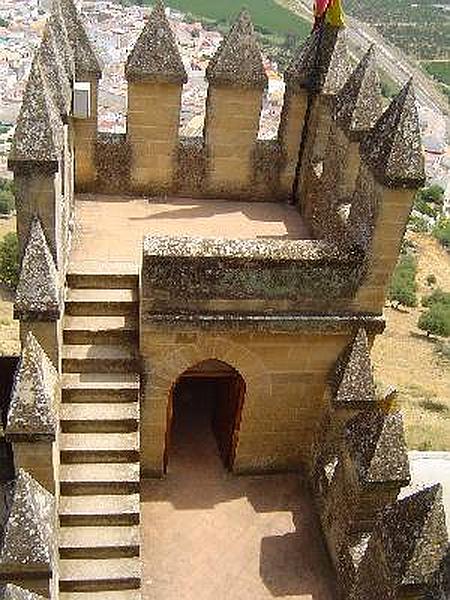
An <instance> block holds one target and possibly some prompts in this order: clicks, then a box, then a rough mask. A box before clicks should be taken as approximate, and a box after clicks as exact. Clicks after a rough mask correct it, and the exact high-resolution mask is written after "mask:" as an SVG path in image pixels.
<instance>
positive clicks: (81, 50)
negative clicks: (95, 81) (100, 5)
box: [54, 0, 102, 77]
mask: <svg viewBox="0 0 450 600" xmlns="http://www.w3.org/2000/svg"><path fill="white" fill-rule="evenodd" d="M55 3H59V7H60V9H61V14H62V18H63V20H64V22H65V25H66V29H67V35H68V37H69V41H70V45H71V47H72V49H73V53H74V58H75V70H76V75H77V76H81V75H95V76H97V77H100V76H101V72H102V69H101V64H100V61H99V59H98V57H97V56H96V54H95V52H94V50H93V48H92V46H91V43H90V41H89V38H88V35H87V33H86V30H85V28H84V25H83V23H82V22H81V19H80V16H79V14H78V11H77V9H76V7H75V5H74V3H73V0H55ZM57 9H58V6H55V8H54V10H55V11H56V10H57Z"/></svg>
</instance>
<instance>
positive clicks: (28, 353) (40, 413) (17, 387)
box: [5, 332, 58, 441]
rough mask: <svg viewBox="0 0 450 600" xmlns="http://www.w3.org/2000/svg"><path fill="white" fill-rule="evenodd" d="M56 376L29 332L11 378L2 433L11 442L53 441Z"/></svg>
mask: <svg viewBox="0 0 450 600" xmlns="http://www.w3.org/2000/svg"><path fill="white" fill-rule="evenodd" d="M57 388H58V373H57V371H56V369H55V367H54V366H53V364H52V362H51V361H50V359H49V358H48V356H47V355H46V354H45V352H44V350H43V348H42V346H41V345H40V344H39V342H38V341H37V340H36V338H35V337H34V335H33V334H32V333H31V332H30V333H28V336H27V338H26V341H25V344H24V347H23V351H22V356H21V358H20V362H19V366H18V370H17V373H16V376H15V378H14V385H13V389H12V392H11V402H10V406H9V410H8V418H7V423H6V429H5V434H6V437H7V439H9V440H11V441H14V440H15V441H18V440H21V441H23V440H41V441H43V440H54V439H55V436H56V430H57V423H58V415H57V408H56V402H57Z"/></svg>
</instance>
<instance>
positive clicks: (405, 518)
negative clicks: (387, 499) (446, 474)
mask: <svg viewBox="0 0 450 600" xmlns="http://www.w3.org/2000/svg"><path fill="white" fill-rule="evenodd" d="M375 533H376V537H377V538H378V539H379V540H381V541H382V543H383V547H384V552H385V557H386V558H385V560H386V564H388V565H390V568H391V570H392V572H393V577H394V580H395V583H396V584H397V586H411V587H412V588H414V589H417V588H416V587H415V586H417V587H418V588H420V587H421V586H427V584H428V583H429V582H430V581H431V580H432V578H433V576H434V575H435V574H436V572H437V571H439V569H440V567H441V565H442V563H443V561H444V560H445V556H446V554H447V552H448V534H447V528H446V524H445V512H444V505H443V501H442V487H441V485H440V484H436V485H433V486H431V487H428V488H425V489H422V490H420V491H418V492H416V493H414V494H411V495H409V496H406V497H404V498H401V499H400V500H398V501H397V502H396V503H395V504H393V505H392V506H390V507H388V508H386V509H385V510H384V511H383V513H382V515H381V518H380V520H379V522H378V523H377V525H376V530H375ZM430 597H431V596H430ZM433 597H436V598H438V597H439V598H440V597H442V598H443V597H445V596H433Z"/></svg>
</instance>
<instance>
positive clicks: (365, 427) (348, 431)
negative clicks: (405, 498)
mask: <svg viewBox="0 0 450 600" xmlns="http://www.w3.org/2000/svg"><path fill="white" fill-rule="evenodd" d="M345 441H346V445H347V448H348V451H349V453H350V456H351V457H352V460H353V462H354V465H355V467H356V471H357V473H358V476H359V480H360V482H361V484H363V485H371V484H374V483H380V484H386V483H395V484H397V485H401V486H404V485H407V484H408V483H409V481H410V472H409V463H408V453H407V449H406V442H405V435H404V429H403V420H402V415H401V413H400V412H394V413H388V414H386V413H385V412H384V411H382V410H380V409H378V410H370V411H368V410H365V411H362V412H360V413H359V414H358V415H356V416H355V417H353V418H352V419H350V420H349V421H348V422H347V425H346V428H345Z"/></svg>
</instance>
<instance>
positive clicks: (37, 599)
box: [0, 583, 44, 600]
mask: <svg viewBox="0 0 450 600" xmlns="http://www.w3.org/2000/svg"><path fill="white" fill-rule="evenodd" d="M0 600H44V597H43V596H39V595H38V594H35V593H34V592H31V591H30V590H26V589H25V588H22V587H18V586H17V585H14V584H12V583H8V584H6V585H5V586H4V588H3V589H2V588H1V587H0Z"/></svg>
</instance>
